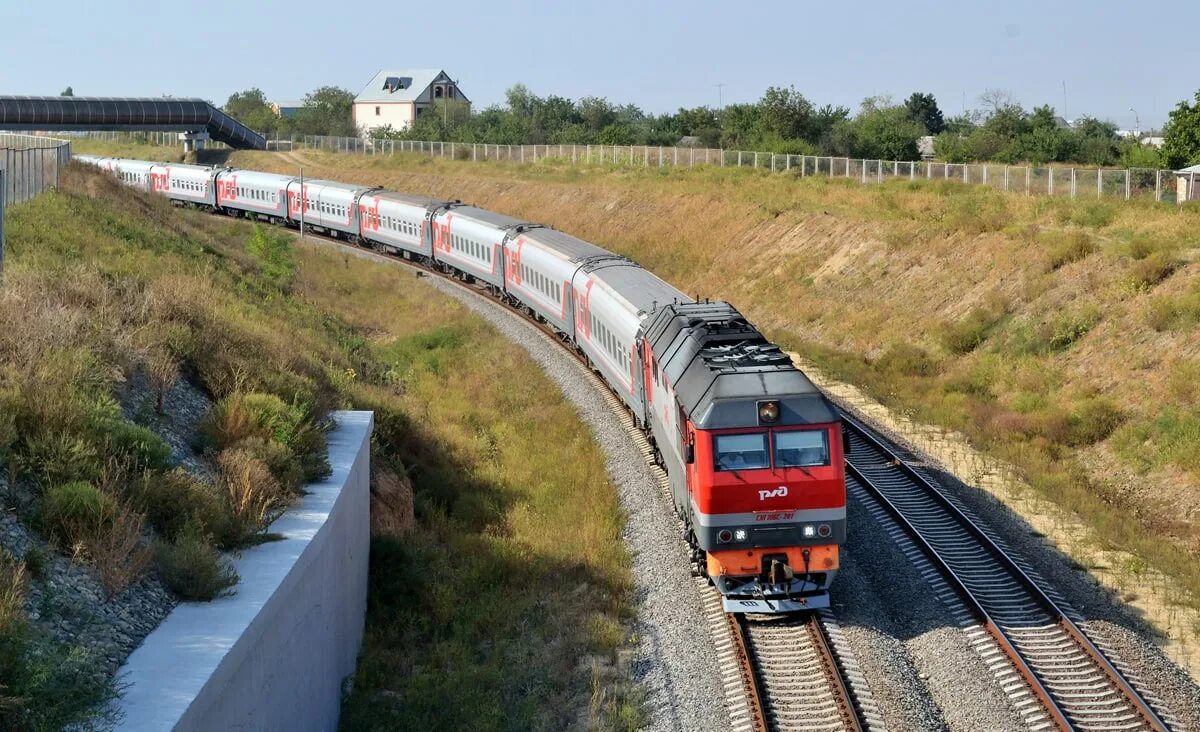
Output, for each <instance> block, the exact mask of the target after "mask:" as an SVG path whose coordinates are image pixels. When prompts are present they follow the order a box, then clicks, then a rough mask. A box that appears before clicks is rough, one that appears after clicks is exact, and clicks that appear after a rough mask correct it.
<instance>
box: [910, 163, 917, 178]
mask: <svg viewBox="0 0 1200 732" xmlns="http://www.w3.org/2000/svg"><path fill="white" fill-rule="evenodd" d="M908 179H909V180H916V179H917V164H916V162H911V163H909V164H908Z"/></svg>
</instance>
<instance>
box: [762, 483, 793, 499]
mask: <svg viewBox="0 0 1200 732" xmlns="http://www.w3.org/2000/svg"><path fill="white" fill-rule="evenodd" d="M786 495H787V486H786V485H781V486H779V487H778V488H776V489H775V490H773V491H759V492H758V500H760V501H765V500H767V499H768V498H783V497H784V496H786Z"/></svg>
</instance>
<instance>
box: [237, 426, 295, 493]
mask: <svg viewBox="0 0 1200 732" xmlns="http://www.w3.org/2000/svg"><path fill="white" fill-rule="evenodd" d="M235 447H236V448H237V449H238V450H245V451H246V452H248V453H250V454H251V455H253V456H254V457H256V458H258V459H259V460H261V461H262V463H263V464H264V465H266V466H267V469H268V470H270V471H271V475H273V476H275V480H276V481H278V482H279V485H280V486H281V487H283V488H284V489H285V490H287V491H292V492H294V491H298V490H299V489H300V486H301V485H302V484H303V483H304V468H303V467H302V466H301V465H300V461H299V460H298V459H296V456H295V455H294V454H293V453H292V451H291V450H290V449H288V447H287V446H286V445H282V444H280V443H278V442H275V441H274V440H264V439H262V438H261V437H247V438H246V439H244V440H242V441H241V442H239V443H237V445H236V446H235Z"/></svg>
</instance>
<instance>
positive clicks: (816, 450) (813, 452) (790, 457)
mask: <svg viewBox="0 0 1200 732" xmlns="http://www.w3.org/2000/svg"><path fill="white" fill-rule="evenodd" d="M828 464H829V435H828V434H826V432H825V430H803V431H800V432H776V433H775V467H777V468H799V467H810V466H816V465H828Z"/></svg>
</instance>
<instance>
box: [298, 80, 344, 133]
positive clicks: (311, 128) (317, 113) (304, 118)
mask: <svg viewBox="0 0 1200 732" xmlns="http://www.w3.org/2000/svg"><path fill="white" fill-rule="evenodd" d="M353 106H354V94H353V93H352V92H349V91H347V90H345V89H342V88H340V87H336V86H323V87H321V88H320V89H316V90H314V91H312V92H311V93H309V94H308V95H307V96H305V97H304V108H303V109H301V110H300V111H298V112H297V113H296V118H295V121H294V122H295V125H294V126H295V129H296V132H298V133H300V134H302V135H333V136H337V137H353V136H355V135H357V134H358V130H356V129H354V120H353V118H352V115H351V109H352V108H353Z"/></svg>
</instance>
